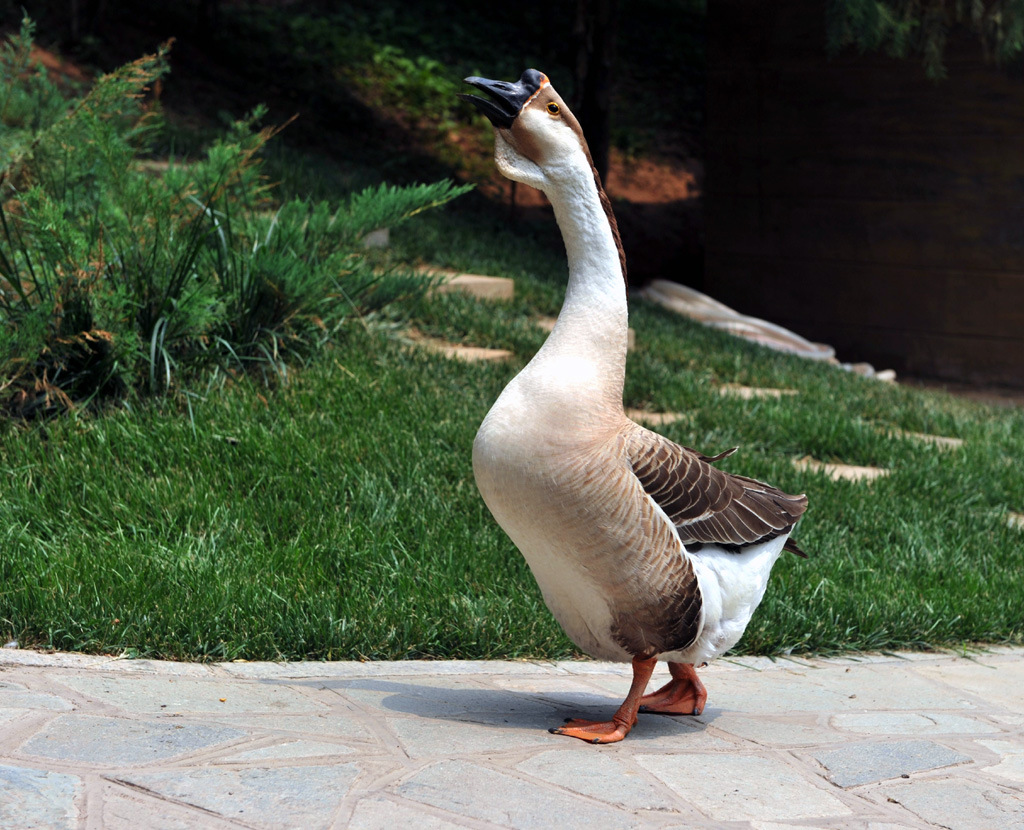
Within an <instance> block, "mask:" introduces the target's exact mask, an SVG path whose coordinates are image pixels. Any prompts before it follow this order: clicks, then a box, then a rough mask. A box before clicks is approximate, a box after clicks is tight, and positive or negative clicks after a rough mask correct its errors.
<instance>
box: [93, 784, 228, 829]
mask: <svg viewBox="0 0 1024 830" xmlns="http://www.w3.org/2000/svg"><path fill="white" fill-rule="evenodd" d="M102 799H103V806H102V808H101V809H102V821H101V822H99V823H96V824H95V826H96V827H99V828H102V830H198V828H202V830H238V825H237V824H235V823H234V822H229V821H227V820H222V819H220V818H218V817H217V816H215V815H213V814H212V813H209V812H207V811H205V810H199V809H197V808H191V807H188V806H187V805H184V804H172V803H170V802H168V801H166V800H165V799H162V798H157V797H155V796H149V795H148V794H146V793H142V792H139V791H138V790H135V789H130V788H128V787H125V786H122V785H120V784H117V783H115V782H113V781H104V782H103V794H102ZM91 814H92V812H91V811H90V815H91ZM87 826H89V827H91V826H94V825H87Z"/></svg>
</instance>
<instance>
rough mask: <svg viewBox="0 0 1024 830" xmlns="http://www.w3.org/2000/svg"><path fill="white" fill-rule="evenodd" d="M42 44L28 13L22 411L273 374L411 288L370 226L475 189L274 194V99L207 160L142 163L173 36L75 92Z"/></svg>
mask: <svg viewBox="0 0 1024 830" xmlns="http://www.w3.org/2000/svg"><path fill="white" fill-rule="evenodd" d="M31 47H32V25H31V23H30V22H29V21H27V20H26V21H24V22H23V24H22V28H21V31H20V32H19V33H18V34H17V35H15V36H13V37H11V38H10V39H9V40H8V41H7V43H6V44H4V45H3V46H2V48H0V147H2V148H3V150H0V394H2V395H3V398H2V400H3V402H4V404H5V406H6V407H7V408H8V410H9V411H12V412H13V413H15V414H17V415H20V416H25V417H31V416H34V415H40V414H48V413H52V412H57V411H62V410H66V409H68V408H70V407H71V406H73V405H76V404H81V403H87V402H91V401H101V400H108V399H110V398H112V397H115V398H116V397H119V396H123V395H125V394H128V393H130V392H132V391H136V392H149V393H154V392H161V391H166V390H167V389H169V388H173V387H175V386H176V385H178V384H179V383H180V382H181V380H182V379H187V378H189V377H191V376H194V375H195V374H196V373H197V372H202V371H206V370H209V369H210V368H211V367H219V368H225V367H230V368H234V369H237V368H240V367H247V366H251V365H262V366H264V367H266V366H272V367H274V368H275V369H278V370H279V369H280V367H281V366H282V365H283V361H284V360H285V359H287V357H288V356H290V355H295V354H297V353H301V352H302V351H304V350H308V349H309V348H311V347H315V346H316V345H318V344H322V343H324V342H326V341H327V340H329V339H331V337H332V336H333V334H334V333H335V332H337V331H338V329H339V328H340V327H341V326H342V324H343V323H344V322H345V321H346V320H347V319H350V318H351V317H352V315H353V314H357V313H362V312H363V311H365V310H367V309H372V308H374V307H375V306H377V305H379V304H381V303H383V302H386V301H387V300H388V299H390V298H392V297H393V296H394V295H395V293H396V292H397V291H398V286H402V287H404V288H408V287H409V285H410V283H409V281H408V279H406V280H405V281H404V282H400V281H397V278H389V277H384V278H382V277H379V276H377V275H375V274H374V273H373V271H372V270H371V268H370V266H369V265H368V263H367V261H366V259H365V256H363V253H362V247H361V245H360V239H361V237H362V236H364V235H365V234H366V233H367V232H368V231H370V230H373V229H375V228H377V227H381V226H394V225H396V224H398V223H400V222H402V221H404V220H406V219H407V218H409V217H411V216H413V215H415V214H416V213H418V212H420V211H421V210H424V209H427V208H429V207H434V206H437V205H440V204H443V203H444V202H446V201H448V200H450V199H452V198H454V197H455V196H457V195H459V194H461V193H463V192H465V190H467V189H468V188H467V187H456V186H454V185H453V184H451V183H450V182H448V181H443V182H438V183H435V184H429V185H419V186H415V187H407V188H395V187H388V186H386V185H383V186H381V187H378V188H371V189H368V190H365V191H363V192H362V193H359V194H356V195H354V196H353V197H351V198H350V199H349V200H348V202H347V203H345V204H343V205H340V206H339V205H332V204H329V203H327V202H315V203H314V202H311V201H308V200H302V199H296V200H292V201H290V202H288V203H286V204H283V205H278V204H276V203H275V201H274V194H273V191H272V189H271V188H270V187H269V186H268V184H267V183H266V181H265V179H264V177H263V176H262V174H261V152H262V150H263V149H264V147H265V146H266V144H267V142H269V141H270V140H271V139H272V138H273V137H274V136H275V135H276V133H277V130H276V129H272V128H263V129H259V128H258V127H257V124H258V122H259V120H260V119H261V118H262V117H263V116H264V115H265V112H264V110H263V109H262V108H258V109H257V110H256V111H254V112H253V113H251V114H250V115H249V116H248V117H246V118H244V119H242V120H240V121H238V122H237V123H235V124H234V125H233V127H232V128H231V129H230V130H228V131H227V132H226V133H225V134H224V135H223V136H221V138H219V139H218V140H217V141H215V142H214V143H213V144H212V146H210V147H209V148H208V150H207V151H206V153H205V155H204V157H203V158H201V159H199V160H196V161H193V162H190V163H185V162H180V161H179V162H175V161H171V162H169V163H167V164H161V163H158V162H146V161H145V160H144V159H145V155H146V153H147V149H148V147H149V142H150V139H151V138H152V137H153V135H154V133H155V131H156V130H157V129H158V128H159V126H160V109H159V106H158V103H157V102H155V101H153V100H152V99H151V98H147V97H146V93H147V92H148V90H149V88H150V86H151V85H152V84H153V83H154V82H155V81H156V80H157V79H159V78H160V77H161V76H162V75H163V74H164V73H165V72H166V71H167V60H166V58H167V53H168V50H169V48H170V44H169V43H168V44H165V45H164V46H162V47H161V48H160V50H159V51H158V52H157V53H156V54H154V55H149V56H145V57H143V58H140V59H139V60H137V61H134V62H132V63H130V64H127V65H126V66H123V67H121V68H120V69H118V70H116V71H115V72H112V73H110V74H109V75H104V76H103V77H101V78H99V79H98V80H97V81H96V82H95V83H94V84H92V86H91V88H90V89H89V90H88V91H87V92H86V93H85V94H84V95H81V96H80V97H77V98H75V97H73V95H72V96H71V97H68V98H66V97H65V93H64V92H62V91H61V90H60V89H59V88H58V87H57V86H56V85H55V84H54V83H52V82H51V81H50V80H49V79H48V78H47V77H46V74H45V72H44V71H43V70H42V68H41V67H40V68H34V67H33V66H32V61H31ZM72 92H74V91H72Z"/></svg>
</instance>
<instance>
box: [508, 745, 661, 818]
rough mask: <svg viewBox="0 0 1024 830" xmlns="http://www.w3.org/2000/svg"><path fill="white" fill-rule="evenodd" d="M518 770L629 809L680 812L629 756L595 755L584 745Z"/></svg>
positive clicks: (539, 757) (535, 760)
mask: <svg viewBox="0 0 1024 830" xmlns="http://www.w3.org/2000/svg"><path fill="white" fill-rule="evenodd" d="M516 769H517V770H519V771H520V772H523V773H526V774H527V775H531V776H533V777H534V778H536V779H538V780H540V781H546V782H548V783H549V784H557V785H558V786H559V787H564V788H565V789H567V790H572V791H573V792H577V793H580V794H582V795H587V796H590V797H591V798H596V799H598V800H599V801H607V802H608V803H609V804H614V805H615V806H616V807H622V808H624V809H627V810H660V811H672V812H677V811H678V810H679V804H678V803H677V802H676V800H675V799H674V798H673V797H672V795H671V794H670V793H669V792H668V791H667V790H666V789H665V787H664V786H661V785H658V784H655V783H653V782H652V781H649V780H647V778H646V776H644V775H643V774H642V773H640V771H638V770H637V769H635V767H634V766H633V765H632V764H631V763H629V758H628V757H627V758H621V757H615V756H613V755H611V754H608V753H602V752H594V750H593V747H589V746H587V745H585V744H583V743H579V744H578V745H577V746H567V747H565V748H564V749H553V750H550V751H548V752H542V753H540V754H539V755H534V756H533V757H532V758H530V759H528V760H526V761H523V762H522V763H520V764H517V765H516Z"/></svg>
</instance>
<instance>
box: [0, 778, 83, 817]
mask: <svg viewBox="0 0 1024 830" xmlns="http://www.w3.org/2000/svg"><path fill="white" fill-rule="evenodd" d="M82 786H83V785H82V779H81V778H79V777H78V776H77V775H65V774H64V773H60V772H52V771H47V770H41V769H33V768H31V767H21V766H9V765H6V764H5V765H0V827H8V828H12V830H13V828H29V827H40V828H42V827H74V826H75V825H76V824H77V817H78V810H77V809H76V807H75V802H76V800H77V799H78V798H79V796H80V794H81V792H82Z"/></svg>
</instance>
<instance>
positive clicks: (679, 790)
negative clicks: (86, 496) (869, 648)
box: [0, 649, 1024, 830]
mask: <svg viewBox="0 0 1024 830" xmlns="http://www.w3.org/2000/svg"><path fill="white" fill-rule="evenodd" d="M658 674H659V675H662V674H665V670H664V668H663V667H659V670H658ZM702 676H703V677H704V680H705V683H706V685H707V687H708V692H709V699H708V706H707V709H706V710H705V712H704V714H703V715H701V716H700V717H697V718H693V717H666V716H659V715H641V716H640V722H639V724H638V725H637V727H636V728H635V729H634V730H633V733H632V734H631V735H630V736H629V737H628V738H627V739H626V740H625V741H623V742H622V743H619V744H613V745H609V746H591V745H588V744H584V743H582V742H580V741H577V740H574V739H571V738H564V737H558V736H555V735H550V734H549V733H548V732H547V728H548V727H549V726H553V725H557V724H559V723H561V722H562V720H563V719H564V718H565V717H568V716H570V715H576V716H584V717H602V718H606V717H608V716H609V715H610V714H611V712H612V711H614V709H615V708H616V707H617V706H618V704H619V702H620V701H621V699H622V697H623V696H624V695H625V692H626V689H627V686H628V680H629V670H628V667H626V666H621V665H616V664H608V663H590V662H561V663H539V662H404V663H281V664H276V663H225V664H217V665H198V664H184V663H162V662H152V661H146V660H134V661H133V660H120V659H111V658H104V657H84V656H78V655H67V654H40V653H36V652H30V651H18V650H13V649H3V650H0V827H2V828H5V830H15V828H49V827H54V828H64V827H68V828H84V830H98V828H132V830H136V828H167V829H168V830H170V829H171V828H195V827H202V828H207V827H208V828H225V829H226V828H239V827H250V828H274V827H288V828H293V827H294V828H360V829H362V830H365V829H366V828H389V830H390V828H394V827H396V826H409V827H415V828H447V827H476V828H495V827H514V828H546V827H587V828H589V829H590V830H599V829H600V828H619V827H622V828H630V827H642V828H646V827H651V828H733V829H734V830H741V828H747V829H748V830H787V828H834V829H838V828H855V830H914V829H915V828H931V827H943V828H952V829H953V830H960V828H963V829H964V830H1024V649H993V650H990V651H985V652H978V653H975V654H972V655H971V656H967V657H963V656H960V657H957V656H951V655H937V654H902V655H890V656H865V655H862V656H858V657H856V658H844V659H832V660H824V659H815V660H780V661H777V662H772V661H770V660H767V659H764V658H736V659H731V660H719V661H718V662H717V663H716V664H714V665H713V666H711V667H709V668H707V669H705V670H704V671H703V672H702ZM660 680H662V678H661V677H660V676H659V677H656V678H655V682H657V681H660ZM652 688H653V684H652Z"/></svg>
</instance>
